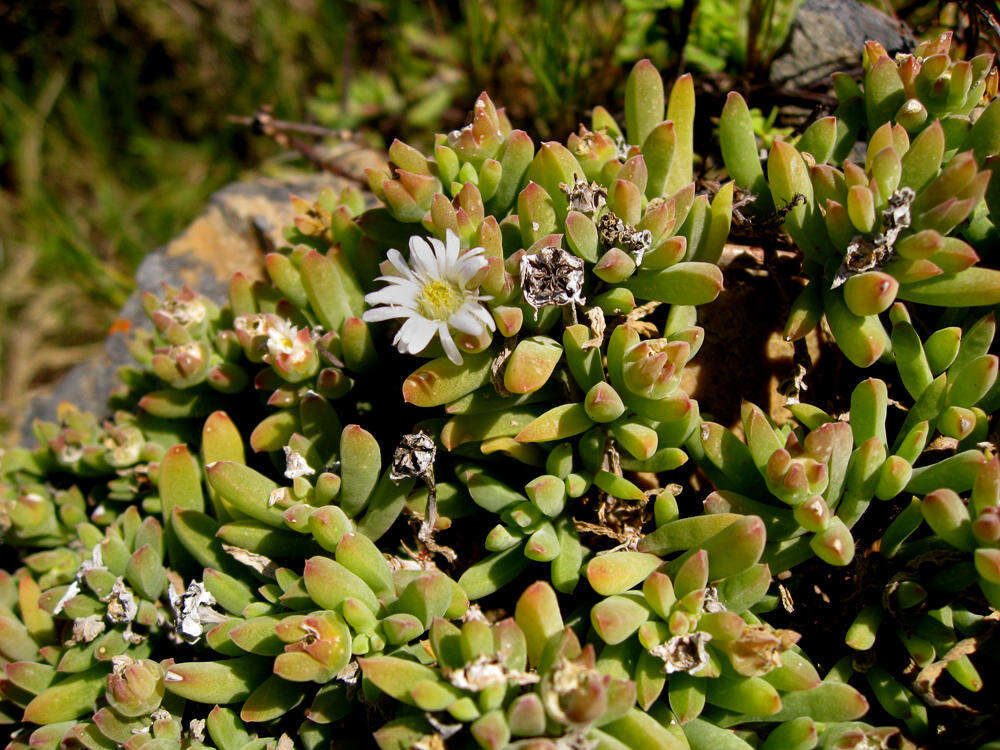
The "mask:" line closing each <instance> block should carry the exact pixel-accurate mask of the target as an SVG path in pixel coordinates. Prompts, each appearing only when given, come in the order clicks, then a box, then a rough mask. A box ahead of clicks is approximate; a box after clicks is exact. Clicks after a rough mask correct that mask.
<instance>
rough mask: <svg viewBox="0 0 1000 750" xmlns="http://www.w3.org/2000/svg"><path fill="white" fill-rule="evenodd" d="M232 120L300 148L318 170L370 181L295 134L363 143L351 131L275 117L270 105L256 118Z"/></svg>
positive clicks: (286, 146) (297, 148)
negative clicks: (276, 118)
mask: <svg viewBox="0 0 1000 750" xmlns="http://www.w3.org/2000/svg"><path fill="white" fill-rule="evenodd" d="M229 121H230V122H235V123H239V124H241V125H247V126H249V128H250V132H251V133H254V134H255V135H266V136H267V137H268V138H271V139H272V140H273V141H274V142H275V143H277V144H278V145H279V146H281V147H283V148H288V149H292V150H294V151H298V152H299V154H301V155H302V157H303V158H305V159H306V160H307V161H308V162H309V163H310V164H312V165H313V166H314V167H316V168H317V169H320V170H322V171H324V172H329V173H330V174H335V175H337V176H338V177H343V178H345V179H348V180H351V181H353V182H356V183H358V184H359V185H365V186H367V184H368V183H367V180H365V179H364V178H363V177H360V176H359V175H356V174H353V173H352V172H350V171H348V170H346V169H344V168H343V167H342V166H340V164H338V163H337V161H336V160H334V159H331V158H329V157H327V156H325V155H324V154H323V153H321V152H320V151H319V150H318V149H317V148H316V147H315V146H314V145H313V144H311V143H307V142H306V141H304V140H302V139H301V138H298V137H296V136H295V135H293V133H302V134H308V135H312V136H317V137H321V138H336V139H338V140H342V141H349V142H352V143H355V144H358V145H364V144H363V143H362V142H361V141H359V140H358V138H357V136H355V135H354V134H352V133H350V132H349V131H335V130H329V129H327V128H324V127H320V126H318V125H307V124H305V123H295V122H286V121H285V120H275V119H274V117H273V115H272V114H271V111H270V108H268V107H261V108H260V109H258V110H257V112H256V113H254V116H253V117H238V116H235V115H231V116H230V117H229Z"/></svg>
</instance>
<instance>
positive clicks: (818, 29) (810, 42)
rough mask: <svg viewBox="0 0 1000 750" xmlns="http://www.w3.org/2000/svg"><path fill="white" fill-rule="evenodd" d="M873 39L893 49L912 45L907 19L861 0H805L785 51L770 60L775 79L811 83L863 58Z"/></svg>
mask: <svg viewBox="0 0 1000 750" xmlns="http://www.w3.org/2000/svg"><path fill="white" fill-rule="evenodd" d="M869 39H871V40H874V41H878V42H881V43H882V46H883V47H885V48H886V50H887V51H888V52H889V54H894V53H896V52H905V51H908V50H910V49H912V48H913V36H912V35H911V34H910V31H909V29H907V28H906V26H905V25H904V24H902V23H901V22H900V21H897V20H896V19H894V18H891V17H890V16H887V15H886V14H885V13H882V12H881V11H879V10H876V9H875V8H873V7H871V6H870V5H864V4H862V3H859V2H857V0H805V2H803V3H802V5H801V6H800V7H799V11H798V13H797V14H796V16H795V20H794V21H793V22H792V29H791V32H790V33H789V35H788V40H787V42H786V43H785V47H784V50H783V51H782V52H781V54H779V55H778V56H777V57H776V58H775V59H774V60H773V61H772V63H771V70H770V79H771V83H773V84H775V85H778V86H789V87H792V88H809V87H811V86H814V85H816V84H817V83H819V82H820V81H822V80H823V79H824V78H826V77H827V76H828V75H830V74H831V73H834V72H836V71H838V70H844V69H847V68H853V67H856V66H858V65H860V63H861V55H860V50H861V47H862V46H863V45H864V43H865V42H866V41H868V40H869Z"/></svg>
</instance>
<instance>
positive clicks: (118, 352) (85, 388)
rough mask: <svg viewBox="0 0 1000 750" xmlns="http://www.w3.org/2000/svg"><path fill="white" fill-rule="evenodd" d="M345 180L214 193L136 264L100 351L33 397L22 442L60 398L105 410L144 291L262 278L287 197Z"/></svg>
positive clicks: (239, 185)
mask: <svg viewBox="0 0 1000 750" xmlns="http://www.w3.org/2000/svg"><path fill="white" fill-rule="evenodd" d="M377 159H378V157H377V156H375V155H374V153H373V152H364V153H363V154H362V156H361V157H356V158H354V159H352V162H353V165H352V166H354V167H355V170H354V171H356V168H357V166H359V165H360V166H364V165H366V164H371V163H372V162H373V161H376V160H377ZM349 184H354V183H353V182H351V181H350V180H348V179H346V178H344V177H337V176H334V175H330V174H307V175H303V174H292V175H290V176H287V177H281V178H275V177H260V178H256V179H251V180H247V181H244V182H236V183H233V184H231V185H228V186H227V187H225V188H223V189H222V190H220V191H219V192H217V193H215V194H214V195H213V196H212V197H211V199H210V200H209V204H208V208H207V209H206V210H205V212H204V213H203V214H202V215H201V216H199V217H198V218H197V219H195V220H194V221H193V222H191V224H190V225H189V226H188V227H187V229H185V230H184V231H183V232H182V233H181V234H180V235H179V236H178V237H177V238H176V239H174V240H172V241H171V242H169V243H167V244H166V245H164V246H163V247H160V248H157V249H156V250H153V251H152V252H151V253H150V254H149V255H147V256H146V258H145V259H144V260H143V261H142V263H141V264H140V265H139V268H138V270H137V271H136V275H135V291H134V292H132V295H131V296H130V297H129V298H128V300H127V301H126V302H125V304H124V306H123V307H122V309H121V310H120V312H119V314H118V318H117V319H116V321H115V323H114V325H113V326H112V328H111V332H110V334H109V335H108V338H107V340H106V341H105V342H104V347H103V349H102V350H101V352H100V354H98V355H97V356H95V357H92V358H91V359H88V360H86V361H84V362H81V363H80V364H78V365H76V366H74V367H73V368H72V369H71V370H70V371H69V372H68V373H67V374H66V375H65V376H64V377H63V378H62V379H61V380H60V381H59V382H57V383H56V384H55V386H54V387H52V388H51V389H49V390H48V391H46V392H43V393H41V394H39V395H37V396H35V398H34V399H32V401H31V402H30V404H29V405H28V407H27V408H26V409H25V411H24V414H23V416H22V418H21V420H20V432H21V436H22V440H24V441H25V442H26V444H28V445H31V444H33V442H34V437H33V434H32V432H31V423H32V421H33V420H35V419H43V420H49V421H51V420H54V419H55V415H56V408H57V407H58V405H59V403H60V402H62V401H69V402H71V403H73V404H76V405H79V406H80V407H82V408H86V409H88V410H91V411H93V412H95V413H97V414H100V413H101V412H102V411H103V410H104V409H105V408H106V404H107V400H108V396H109V395H110V393H111V390H112V389H113V388H114V387H115V385H116V384H117V377H116V376H115V371H116V370H117V369H118V368H119V367H121V366H122V365H127V364H131V363H132V357H131V355H130V354H129V353H128V349H127V347H126V342H127V341H128V338H129V337H130V336H131V335H132V333H131V332H132V331H133V330H134V329H135V328H136V327H148V326H149V320H148V318H147V317H146V314H145V313H144V312H143V309H142V303H141V300H142V294H143V293H144V292H147V291H149V292H154V293H159V292H161V291H162V285H163V284H164V283H166V284H170V285H173V286H176V287H180V286H183V285H185V284H186V285H188V286H190V287H192V288H193V289H195V290H196V291H199V292H201V293H202V294H204V295H206V296H207V297H210V298H211V299H213V300H215V301H216V302H223V301H224V300H226V299H227V294H228V286H229V278H230V277H231V276H232V275H233V273H234V272H236V271H242V272H243V273H244V274H247V275H248V276H250V277H251V278H261V277H263V275H264V255H265V254H266V253H268V252H270V251H271V250H273V249H274V248H275V247H278V246H280V245H281V244H283V242H284V240H283V238H282V231H283V229H284V227H286V226H289V225H290V224H291V223H292V219H293V218H294V211H293V210H292V206H291V203H290V202H289V196H290V195H293V194H294V195H299V196H301V197H303V198H305V199H307V200H312V199H314V198H315V197H316V195H317V194H318V193H319V192H320V190H322V189H323V188H326V187H330V188H332V189H334V190H341V189H343V188H344V187H346V186H347V185H349ZM371 202H372V203H374V202H375V198H374V196H371Z"/></svg>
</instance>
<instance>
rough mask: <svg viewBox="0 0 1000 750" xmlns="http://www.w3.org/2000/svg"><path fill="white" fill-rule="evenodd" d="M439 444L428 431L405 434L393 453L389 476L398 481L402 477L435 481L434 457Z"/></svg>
mask: <svg viewBox="0 0 1000 750" xmlns="http://www.w3.org/2000/svg"><path fill="white" fill-rule="evenodd" d="M436 455H437V446H436V445H435V444H434V439H433V438H432V437H431V436H430V435H428V434H427V433H426V432H414V433H411V434H409V435H403V437H402V438H400V440H399V445H397V446H396V450H395V452H394V453H393V454H392V468H391V469H390V470H389V477H390V478H391V479H392V480H393V481H395V482H398V481H399V480H401V479H407V478H413V479H426V478H430V481H432V482H433V481H434V458H435V456H436Z"/></svg>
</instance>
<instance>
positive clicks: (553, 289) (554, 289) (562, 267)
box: [521, 247, 585, 310]
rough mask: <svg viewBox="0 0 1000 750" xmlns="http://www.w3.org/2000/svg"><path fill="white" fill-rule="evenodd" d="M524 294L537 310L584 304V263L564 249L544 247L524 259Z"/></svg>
mask: <svg viewBox="0 0 1000 750" xmlns="http://www.w3.org/2000/svg"><path fill="white" fill-rule="evenodd" d="M521 291H522V293H523V294H524V299H525V301H526V302H527V303H528V304H529V305H531V306H532V307H533V308H534V309H535V310H538V309H539V308H541V307H548V306H549V305H556V306H560V307H561V306H562V305H569V304H573V303H575V304H579V305H582V304H584V302H585V300H584V298H583V296H582V292H583V259H582V258H578V257H577V256H575V255H573V254H572V253H569V252H567V251H566V250H563V249H562V248H561V247H543V248H542V249H541V250H539V251H538V252H537V253H532V254H530V255H528V254H525V255H523V256H522V257H521Z"/></svg>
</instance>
